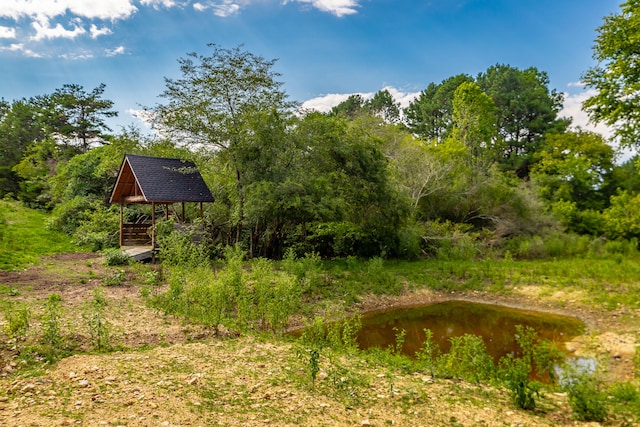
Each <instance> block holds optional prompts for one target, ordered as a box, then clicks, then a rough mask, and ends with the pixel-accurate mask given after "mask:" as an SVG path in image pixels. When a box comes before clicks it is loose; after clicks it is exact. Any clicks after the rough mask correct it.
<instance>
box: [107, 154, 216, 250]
mask: <svg viewBox="0 0 640 427" xmlns="http://www.w3.org/2000/svg"><path fill="white" fill-rule="evenodd" d="M213 201H214V199H213V196H212V195H211V191H209V188H208V187H207V184H206V183H205V182H204V179H202V175H200V172H198V169H197V168H196V166H195V164H194V163H193V162H191V161H187V160H181V159H173V158H165V157H151V156H139V155H133V154H127V155H125V156H124V160H123V161H122V165H121V166H120V172H119V173H118V179H117V180H116V183H115V185H114V187H113V191H112V192H111V198H110V199H109V202H110V203H118V204H119V205H120V247H121V248H123V249H124V248H125V247H126V248H127V249H129V250H128V252H130V255H132V256H133V257H134V259H136V260H141V259H145V258H148V257H151V255H152V253H153V251H154V250H155V244H156V239H155V226H156V207H157V206H158V205H162V206H163V207H164V210H165V215H166V217H167V218H168V212H169V206H170V205H173V204H175V203H180V204H181V206H182V214H181V217H180V221H181V222H184V221H185V203H199V205H200V215H201V216H202V204H203V203H205V202H213ZM132 204H146V205H151V222H148V221H143V222H136V223H125V222H124V215H123V210H124V206H125V205H132ZM134 247H135V248H138V249H137V250H134V249H133V248H134Z"/></svg>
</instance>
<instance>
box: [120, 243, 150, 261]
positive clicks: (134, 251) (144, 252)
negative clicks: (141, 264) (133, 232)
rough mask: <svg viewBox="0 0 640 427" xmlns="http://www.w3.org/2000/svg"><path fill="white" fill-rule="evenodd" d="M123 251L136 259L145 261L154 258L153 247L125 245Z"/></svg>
mask: <svg viewBox="0 0 640 427" xmlns="http://www.w3.org/2000/svg"><path fill="white" fill-rule="evenodd" d="M120 249H122V252H124V253H126V254H127V255H129V256H130V257H131V258H133V260H134V261H145V260H148V259H151V258H153V247H152V246H151V245H148V246H123V247H121V248H120Z"/></svg>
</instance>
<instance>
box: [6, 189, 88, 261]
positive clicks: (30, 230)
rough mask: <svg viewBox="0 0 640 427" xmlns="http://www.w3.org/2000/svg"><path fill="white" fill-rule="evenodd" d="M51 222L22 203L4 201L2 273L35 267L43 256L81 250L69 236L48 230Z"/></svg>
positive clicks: (45, 215)
mask: <svg viewBox="0 0 640 427" xmlns="http://www.w3.org/2000/svg"><path fill="white" fill-rule="evenodd" d="M48 218H49V216H48V215H47V214H45V213H43V212H41V211H36V210H32V209H28V208H25V207H24V206H22V205H21V204H20V203H18V202H14V201H6V200H0V270H13V269H19V268H22V267H24V266H26V265H28V264H34V263H36V262H38V259H39V258H40V256H42V255H48V254H55V253H61V252H75V251H78V250H79V248H78V246H76V245H75V244H73V243H72V241H71V238H70V237H69V236H67V235H65V234H64V233H61V232H58V231H53V230H49V229H48V228H47V227H46V223H47V220H48Z"/></svg>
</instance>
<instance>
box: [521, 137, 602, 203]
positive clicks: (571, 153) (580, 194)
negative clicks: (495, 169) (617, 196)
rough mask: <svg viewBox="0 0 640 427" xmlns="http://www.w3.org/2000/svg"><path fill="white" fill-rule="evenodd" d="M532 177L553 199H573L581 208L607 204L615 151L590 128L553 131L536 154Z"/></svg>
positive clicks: (544, 194)
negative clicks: (607, 188) (560, 131)
mask: <svg viewBox="0 0 640 427" xmlns="http://www.w3.org/2000/svg"><path fill="white" fill-rule="evenodd" d="M536 157H537V162H536V164H535V165H534V166H533V169H532V177H533V178H534V180H535V182H536V183H537V184H538V186H539V188H540V192H541V195H542V197H543V198H544V199H545V200H547V201H549V202H556V201H561V200H562V201H569V202H574V203H576V206H577V208H578V209H580V210H586V209H593V210H597V211H600V210H602V209H604V208H605V207H606V204H607V197H606V194H603V192H602V189H603V187H605V185H606V183H607V181H608V179H609V175H610V174H611V171H612V169H613V162H614V150H613V148H611V146H610V145H609V144H607V143H606V141H605V140H604V139H603V138H602V136H601V135H599V134H597V133H593V132H588V131H577V132H565V133H560V134H550V135H548V136H547V137H546V140H545V144H544V148H543V149H542V150H541V151H540V152H539V153H538V154H537V155H536Z"/></svg>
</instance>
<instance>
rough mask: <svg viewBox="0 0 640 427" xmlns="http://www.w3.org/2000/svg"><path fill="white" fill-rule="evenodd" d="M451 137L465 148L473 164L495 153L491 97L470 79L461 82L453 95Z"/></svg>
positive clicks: (494, 123)
mask: <svg viewBox="0 0 640 427" xmlns="http://www.w3.org/2000/svg"><path fill="white" fill-rule="evenodd" d="M452 104H453V131H452V138H453V139H455V140H458V141H460V142H461V143H462V144H464V146H465V147H467V149H468V150H469V154H470V155H471V159H472V161H473V163H474V164H475V165H476V166H477V165H478V164H479V163H480V159H481V158H485V159H488V160H489V159H490V157H492V153H495V150H494V144H495V143H496V117H495V106H494V103H493V100H492V99H491V98H489V96H487V94H486V93H484V92H483V91H482V89H481V88H480V86H478V85H477V84H476V83H473V82H464V83H462V84H461V85H460V86H458V88H457V89H456V90H455V92H454V94H453V102H452Z"/></svg>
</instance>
